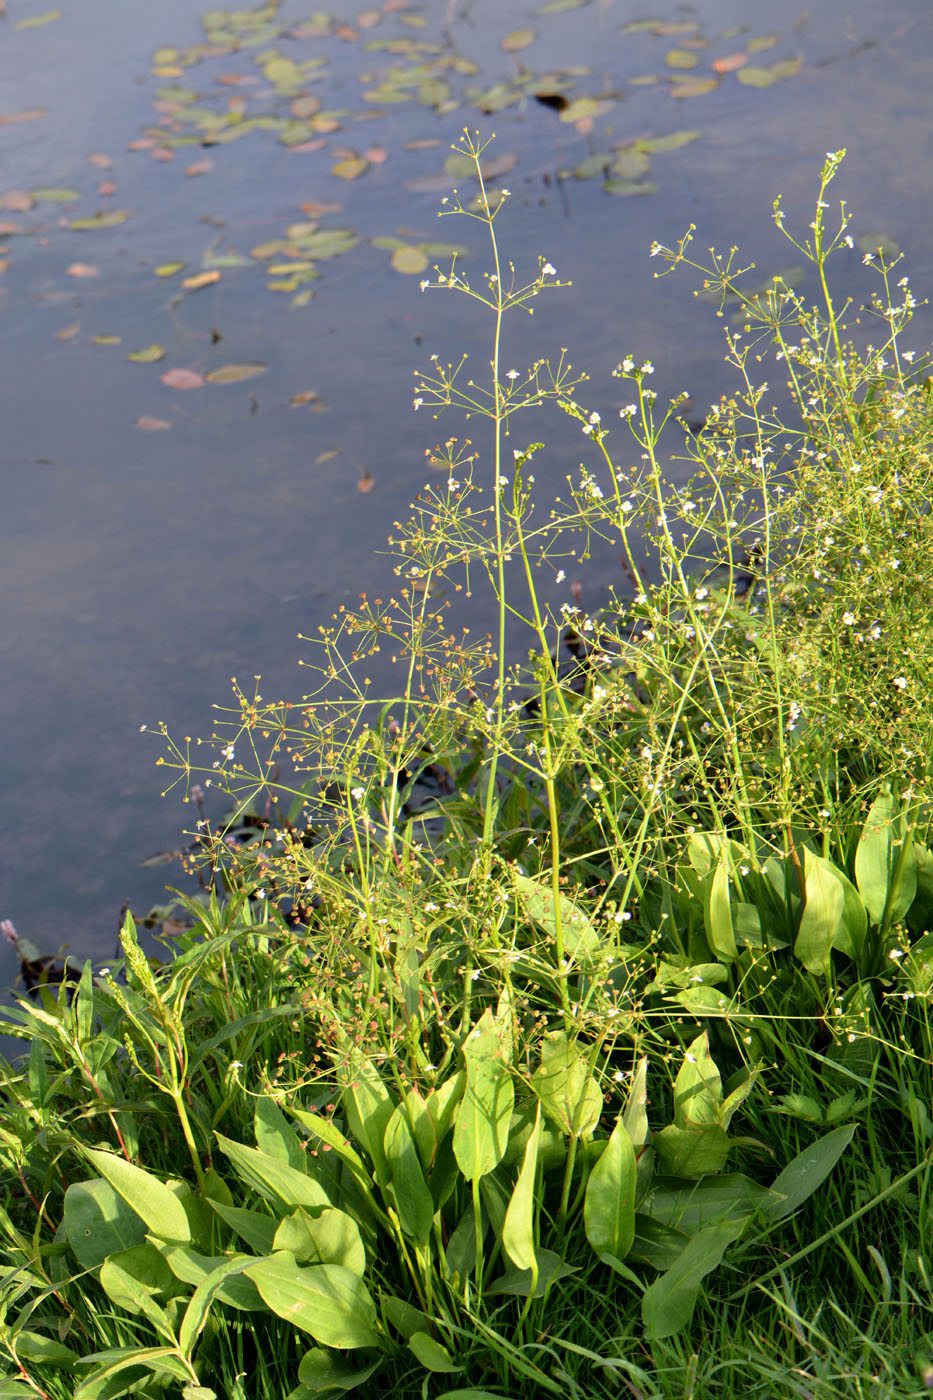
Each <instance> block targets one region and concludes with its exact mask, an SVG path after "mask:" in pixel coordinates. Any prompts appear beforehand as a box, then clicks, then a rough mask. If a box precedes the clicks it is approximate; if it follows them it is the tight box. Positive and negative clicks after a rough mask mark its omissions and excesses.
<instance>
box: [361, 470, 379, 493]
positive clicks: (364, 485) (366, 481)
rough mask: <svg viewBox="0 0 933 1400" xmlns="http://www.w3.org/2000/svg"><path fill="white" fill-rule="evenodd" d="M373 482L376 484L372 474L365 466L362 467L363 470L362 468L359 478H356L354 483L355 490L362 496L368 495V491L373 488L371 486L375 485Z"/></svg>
mask: <svg viewBox="0 0 933 1400" xmlns="http://www.w3.org/2000/svg"><path fill="white" fill-rule="evenodd" d="M375 484H376V481H375V478H374V477H373V475H372V474H371V473H370V472H368V471H367V470H366V468H365V467H364V468H363V470H362V471H361V473H360V477H359V480H358V481H357V483H356V489H357V491H359V493H360V495H362V496H368V495H369V493H370V491H371V490H372V489H373V487H374V486H375Z"/></svg>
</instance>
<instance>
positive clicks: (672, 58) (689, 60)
mask: <svg viewBox="0 0 933 1400" xmlns="http://www.w3.org/2000/svg"><path fill="white" fill-rule="evenodd" d="M699 61H700V60H699V59H698V58H697V56H696V54H695V53H691V52H690V50H689V49H670V50H669V52H668V53H667V54H666V55H665V58H664V62H665V63H666V64H667V66H668V68H695V67H696V66H697V64H698V63H699Z"/></svg>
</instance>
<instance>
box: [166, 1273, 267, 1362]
mask: <svg viewBox="0 0 933 1400" xmlns="http://www.w3.org/2000/svg"><path fill="white" fill-rule="evenodd" d="M252 1262H253V1261H252V1260H251V1258H250V1257H249V1256H246V1257H244V1256H242V1255H241V1256H239V1257H235V1258H233V1259H221V1260H220V1261H219V1262H218V1263H217V1265H216V1266H215V1267H214V1268H213V1269H212V1270H211V1271H210V1273H209V1274H207V1276H206V1277H205V1278H203V1279H202V1280H201V1282H200V1283H199V1284H198V1286H197V1288H196V1289H195V1290H194V1293H193V1294H192V1295H191V1301H190V1302H189V1304H188V1306H187V1308H186V1309H185V1315H184V1317H183V1318H182V1320H181V1326H180V1327H179V1329H178V1345H179V1346H180V1347H181V1349H182V1351H183V1352H184V1353H185V1354H186V1355H187V1356H190V1355H191V1352H192V1349H193V1347H194V1344H195V1342H196V1341H197V1339H198V1337H200V1335H201V1333H202V1331H203V1330H204V1326H205V1324H206V1322H207V1319H208V1317H209V1316H210V1311H211V1304H212V1303H213V1301H214V1297H215V1295H216V1294H217V1293H218V1292H219V1290H220V1287H221V1285H222V1284H223V1283H225V1282H227V1280H228V1279H230V1278H232V1277H233V1276H235V1275H238V1274H243V1273H245V1272H246V1270H247V1268H248V1267H249V1266H250V1264H251V1263H252Z"/></svg>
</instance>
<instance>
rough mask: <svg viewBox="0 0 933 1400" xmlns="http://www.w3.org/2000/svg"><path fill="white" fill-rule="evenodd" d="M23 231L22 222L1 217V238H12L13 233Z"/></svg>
mask: <svg viewBox="0 0 933 1400" xmlns="http://www.w3.org/2000/svg"><path fill="white" fill-rule="evenodd" d="M22 231H23V226H22V224H17V223H14V221H13V220H12V219H0V238H12V236H13V234H15V233H22Z"/></svg>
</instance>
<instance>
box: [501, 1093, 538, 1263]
mask: <svg viewBox="0 0 933 1400" xmlns="http://www.w3.org/2000/svg"><path fill="white" fill-rule="evenodd" d="M540 1142H541V1105H540V1104H539V1105H538V1111H537V1113H536V1114H535V1123H534V1127H533V1128H532V1130H531V1134H530V1136H529V1138H528V1141H527V1143H526V1144H525V1155H524V1157H523V1159H522V1167H521V1171H520V1172H519V1174H518V1180H517V1181H516V1183H515V1190H514V1191H513V1192H512V1196H511V1199H510V1200H509V1204H508V1207H507V1209H506V1212H505V1221H504V1223H503V1226H502V1247H503V1249H504V1250H505V1252H506V1254H507V1255H508V1256H509V1258H510V1259H511V1261H512V1263H513V1264H514V1265H515V1267H516V1268H517V1269H529V1270H530V1271H531V1278H532V1288H534V1287H535V1286H536V1285H537V1282H538V1261H537V1257H536V1254H535V1228H534V1211H535V1179H536V1176H537V1172H538V1148H539V1146H540Z"/></svg>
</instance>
